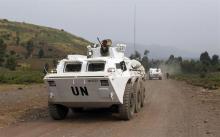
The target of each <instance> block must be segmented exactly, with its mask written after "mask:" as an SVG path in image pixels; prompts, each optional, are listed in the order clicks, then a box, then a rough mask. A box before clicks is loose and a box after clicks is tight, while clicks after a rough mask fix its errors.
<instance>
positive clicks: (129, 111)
mask: <svg viewBox="0 0 220 137" xmlns="http://www.w3.org/2000/svg"><path fill="white" fill-rule="evenodd" d="M134 110H135V95H134V92H133V87H132V84H131V83H127V85H126V87H125V92H124V96H123V104H121V105H120V106H119V115H120V118H121V119H122V120H130V119H131V118H132V117H133V115H134Z"/></svg>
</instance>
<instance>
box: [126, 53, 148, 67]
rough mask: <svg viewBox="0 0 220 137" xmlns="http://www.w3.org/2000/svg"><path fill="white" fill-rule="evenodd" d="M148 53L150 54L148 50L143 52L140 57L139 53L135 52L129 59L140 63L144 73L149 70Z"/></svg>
mask: <svg viewBox="0 0 220 137" xmlns="http://www.w3.org/2000/svg"><path fill="white" fill-rule="evenodd" d="M149 53H150V51H149V50H145V51H144V56H143V57H142V56H141V53H139V52H138V51H135V52H134V54H131V55H130V57H129V58H130V59H136V60H138V61H140V62H141V64H142V65H143V67H144V68H145V71H147V70H148V69H149V59H148V54H149Z"/></svg>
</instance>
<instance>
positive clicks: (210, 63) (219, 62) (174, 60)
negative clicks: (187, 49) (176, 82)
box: [130, 50, 220, 76]
mask: <svg viewBox="0 0 220 137" xmlns="http://www.w3.org/2000/svg"><path fill="white" fill-rule="evenodd" d="M149 53H150V51H149V50H145V51H144V56H143V57H141V54H140V53H139V52H138V51H135V52H134V53H133V54H131V55H130V59H136V60H138V61H140V62H141V63H142V65H143V66H144V68H145V70H146V71H148V69H149V68H150V67H154V68H155V67H163V66H165V68H166V70H165V71H167V72H169V71H170V70H174V69H176V70H178V72H181V73H199V74H201V75H202V76H204V75H205V74H206V73H209V72H218V71H220V59H219V55H217V54H214V55H212V56H210V55H209V53H208V52H207V51H205V52H202V53H201V54H200V56H199V59H183V58H182V57H181V56H178V57H175V56H174V55H170V57H169V58H168V59H167V60H153V59H152V60H149V58H148V54H149ZM176 72H177V71H176Z"/></svg>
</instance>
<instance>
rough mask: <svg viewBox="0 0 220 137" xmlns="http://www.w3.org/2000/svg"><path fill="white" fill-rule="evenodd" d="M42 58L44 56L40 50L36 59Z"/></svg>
mask: <svg viewBox="0 0 220 137" xmlns="http://www.w3.org/2000/svg"><path fill="white" fill-rule="evenodd" d="M43 56H44V50H43V49H40V50H39V52H38V57H39V58H42V57H43Z"/></svg>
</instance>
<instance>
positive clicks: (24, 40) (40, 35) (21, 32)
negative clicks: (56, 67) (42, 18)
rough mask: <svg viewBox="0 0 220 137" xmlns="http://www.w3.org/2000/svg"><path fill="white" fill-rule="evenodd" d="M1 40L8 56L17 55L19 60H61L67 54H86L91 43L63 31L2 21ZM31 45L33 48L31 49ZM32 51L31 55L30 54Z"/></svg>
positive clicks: (0, 20) (0, 25)
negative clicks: (40, 56) (41, 56)
mask: <svg viewBox="0 0 220 137" xmlns="http://www.w3.org/2000/svg"><path fill="white" fill-rule="evenodd" d="M0 38H1V39H3V40H4V42H5V44H6V45H7V50H6V51H7V54H10V53H13V54H16V56H17V58H18V59H20V60H22V59H30V58H31V59H32V58H38V56H39V51H40V50H41V51H43V58H60V57H64V56H66V55H67V54H74V53H80V54H85V51H86V50H85V49H86V46H87V45H89V44H90V42H89V41H87V40H85V39H83V38H81V37H78V36H75V35H72V34H70V33H68V32H66V31H64V30H63V29H61V30H58V29H54V28H49V27H43V26H38V25H33V24H29V23H25V22H12V21H8V20H6V19H0ZM30 45H31V46H32V47H31V49H30ZM28 48H29V50H31V53H30V54H29V53H28V52H29V51H28Z"/></svg>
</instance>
